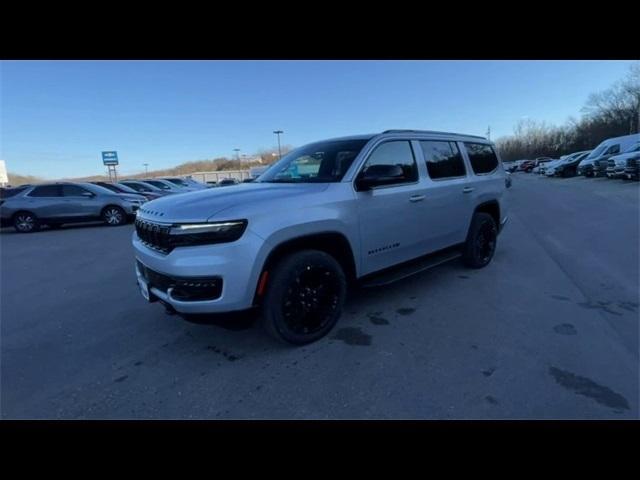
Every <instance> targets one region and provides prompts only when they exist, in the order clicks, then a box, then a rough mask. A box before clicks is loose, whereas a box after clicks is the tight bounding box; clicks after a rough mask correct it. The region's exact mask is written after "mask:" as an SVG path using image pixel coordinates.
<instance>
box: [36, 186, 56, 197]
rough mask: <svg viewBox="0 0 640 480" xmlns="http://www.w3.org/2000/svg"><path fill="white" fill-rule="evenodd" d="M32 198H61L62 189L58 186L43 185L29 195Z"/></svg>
mask: <svg viewBox="0 0 640 480" xmlns="http://www.w3.org/2000/svg"><path fill="white" fill-rule="evenodd" d="M29 196H30V197H59V196H60V189H59V188H58V185H43V186H41V187H36V188H34V189H33V190H32V191H31V193H30V194H29Z"/></svg>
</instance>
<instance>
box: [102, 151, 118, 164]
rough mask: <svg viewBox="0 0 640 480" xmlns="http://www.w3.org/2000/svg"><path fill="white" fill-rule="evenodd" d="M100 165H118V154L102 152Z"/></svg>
mask: <svg viewBox="0 0 640 480" xmlns="http://www.w3.org/2000/svg"><path fill="white" fill-rule="evenodd" d="M102 163H103V164H105V165H118V152H102Z"/></svg>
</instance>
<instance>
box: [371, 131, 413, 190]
mask: <svg viewBox="0 0 640 480" xmlns="http://www.w3.org/2000/svg"><path fill="white" fill-rule="evenodd" d="M373 165H398V166H399V167H400V168H402V171H403V173H404V175H403V177H402V179H399V180H398V183H409V182H415V181H417V180H418V167H417V165H416V160H415V158H414V157H413V150H412V149H411V144H410V143H409V142H408V141H406V140H402V141H394V142H385V143H383V144H381V145H378V146H377V147H376V149H375V150H374V151H373V153H372V154H371V155H370V156H369V158H368V159H367V163H366V166H365V171H366V169H367V168H369V167H371V166H373Z"/></svg>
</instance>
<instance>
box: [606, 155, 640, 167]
mask: <svg viewBox="0 0 640 480" xmlns="http://www.w3.org/2000/svg"><path fill="white" fill-rule="evenodd" d="M630 158H640V152H629V153H621V154H619V155H614V156H613V157H609V160H615V162H616V165H623V164H626V163H627V160H629V159H630Z"/></svg>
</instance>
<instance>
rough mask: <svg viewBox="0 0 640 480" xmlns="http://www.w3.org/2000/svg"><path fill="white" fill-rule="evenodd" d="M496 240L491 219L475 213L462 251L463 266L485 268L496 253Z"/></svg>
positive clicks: (496, 234)
mask: <svg viewBox="0 0 640 480" xmlns="http://www.w3.org/2000/svg"><path fill="white" fill-rule="evenodd" d="M497 238H498V227H497V226H496V222H495V221H494V219H493V217H492V216H491V215H489V214H488V213H484V212H477V213H475V214H474V215H473V218H472V220H471V226H470V227H469V233H468V234H467V241H466V242H465V244H464V249H463V255H462V258H463V260H464V262H465V264H466V265H467V266H469V267H471V268H482V267H485V266H487V265H488V264H489V262H491V259H492V258H493V254H494V253H495V251H496V243H497Z"/></svg>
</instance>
